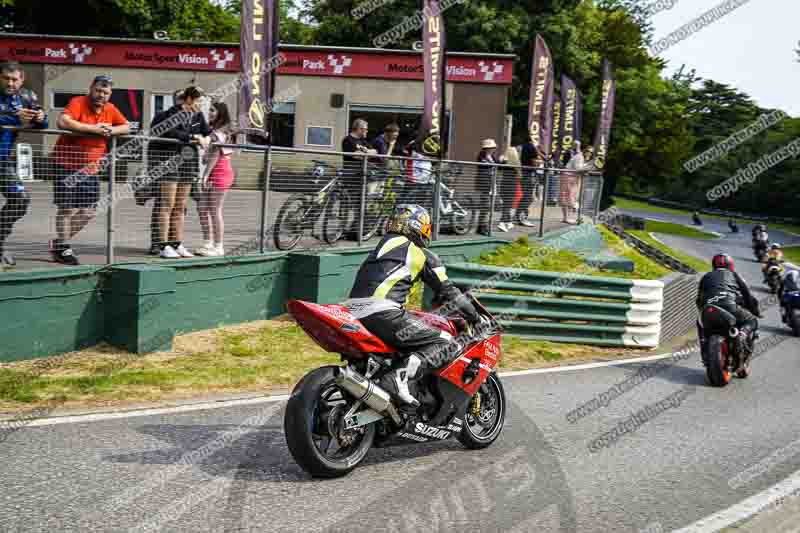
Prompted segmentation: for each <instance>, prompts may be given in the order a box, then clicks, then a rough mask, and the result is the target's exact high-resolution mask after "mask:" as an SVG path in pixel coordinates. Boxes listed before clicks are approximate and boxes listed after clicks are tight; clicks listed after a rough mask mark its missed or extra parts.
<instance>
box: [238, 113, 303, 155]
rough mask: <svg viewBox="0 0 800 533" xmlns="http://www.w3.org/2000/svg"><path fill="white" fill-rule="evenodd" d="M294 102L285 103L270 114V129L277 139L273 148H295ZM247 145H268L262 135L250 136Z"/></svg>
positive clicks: (274, 140)
mask: <svg viewBox="0 0 800 533" xmlns="http://www.w3.org/2000/svg"><path fill="white" fill-rule="evenodd" d="M294 112H295V103H294V102H284V103H282V104H279V105H277V106H275V107H274V108H273V110H272V113H270V114H269V121H270V129H271V131H272V135H273V136H274V137H275V138H274V139H273V142H272V146H285V147H287V148H292V147H293V146H294ZM247 144H255V145H262V146H263V145H266V144H269V143H268V142H267V139H266V138H264V137H263V136H262V135H248V136H247Z"/></svg>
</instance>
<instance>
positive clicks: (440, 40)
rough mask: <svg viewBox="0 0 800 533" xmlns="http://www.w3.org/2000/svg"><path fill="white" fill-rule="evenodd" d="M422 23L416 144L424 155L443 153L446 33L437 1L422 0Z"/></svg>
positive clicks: (439, 154) (437, 155) (441, 155)
mask: <svg viewBox="0 0 800 533" xmlns="http://www.w3.org/2000/svg"><path fill="white" fill-rule="evenodd" d="M422 11H423V24H422V46H423V48H422V59H423V67H424V73H425V82H424V83H425V109H424V112H423V115H422V122H421V124H420V129H419V132H418V133H417V144H418V145H419V146H421V151H422V153H424V154H425V155H428V156H432V157H443V156H444V154H445V153H446V149H445V146H444V144H445V139H446V135H445V133H444V131H443V130H444V116H445V98H444V97H445V70H444V66H445V65H444V62H445V54H444V51H445V32H444V17H442V13H441V6H440V5H439V0H425V2H424V7H423V10H422Z"/></svg>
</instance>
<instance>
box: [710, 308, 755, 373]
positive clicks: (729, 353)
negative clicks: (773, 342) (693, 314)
mask: <svg viewBox="0 0 800 533" xmlns="http://www.w3.org/2000/svg"><path fill="white" fill-rule="evenodd" d="M752 303H753V305H754V306H756V307H755V309H757V310H758V309H759V307H758V302H757V301H754V302H752ZM757 314H758V315H760V314H761V313H760V312H759V313H757ZM697 325H698V330H699V334H700V346H701V347H702V351H701V356H702V359H703V366H705V367H706V376H707V377H708V381H709V383H711V385H712V386H714V387H724V386H726V385H727V384H728V383H729V382H730V380H731V376H733V375H734V374H735V375H736V377H738V378H741V379H745V378H747V377H748V376H749V375H750V355H748V353H747V350H746V349H745V346H744V345H745V343H751V344H752V345H755V342H756V340H758V332H754V333H753V334H752V339H745V338H744V335H743V334H742V332H741V331H740V330H739V329H738V328H737V327H736V317H735V316H733V315H732V314H731V313H729V312H728V311H726V310H725V309H723V308H721V307H717V306H716V305H713V304H706V305H705V306H703V308H702V310H701V312H700V318H699V319H698V321H697Z"/></svg>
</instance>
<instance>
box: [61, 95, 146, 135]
mask: <svg viewBox="0 0 800 533" xmlns="http://www.w3.org/2000/svg"><path fill="white" fill-rule="evenodd" d="M51 95H52V98H53V100H52V102H51V103H52V105H51V108H52V109H57V110H61V109H64V108H65V107H67V104H69V101H70V100H72V99H73V98H74V97H76V96H86V92H67V91H53V92H52V93H51ZM111 103H112V104H114V105H115V106H116V107H117V109H119V110H120V112H121V113H122V114H123V116H124V117H125V118H127V119H128V122H130V124H131V133H134V132H137V131H139V130H140V129H141V128H142V119H143V118H144V117H143V116H142V112H143V110H144V91H143V90H141V89H121V88H120V89H116V88H115V89H114V91H113V92H112V93H111Z"/></svg>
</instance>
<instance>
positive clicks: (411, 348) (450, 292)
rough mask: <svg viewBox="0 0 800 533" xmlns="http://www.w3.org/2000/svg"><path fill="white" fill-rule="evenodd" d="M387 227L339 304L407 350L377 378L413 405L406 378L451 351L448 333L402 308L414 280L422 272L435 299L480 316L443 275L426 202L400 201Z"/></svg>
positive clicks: (470, 317)
mask: <svg viewBox="0 0 800 533" xmlns="http://www.w3.org/2000/svg"><path fill="white" fill-rule="evenodd" d="M386 229H387V231H386V234H385V235H384V237H383V239H381V241H380V242H379V243H378V245H377V246H376V247H375V249H374V250H373V251H372V252H371V253H370V255H369V256H368V257H367V259H366V260H365V261H364V263H363V264H362V265H361V268H360V269H359V271H358V274H357V276H356V280H355V283H354V285H353V289H352V290H351V292H350V297H349V299H348V300H346V301H344V302H342V305H344V306H345V307H347V308H348V309H349V310H350V312H351V314H353V316H354V317H355V318H357V319H358V320H360V321H361V323H362V324H363V325H364V327H366V328H367V329H368V330H369V331H370V332H372V333H373V334H374V335H375V336H377V337H378V338H380V339H381V340H382V341H383V342H385V343H386V344H388V345H389V346H391V347H393V348H396V349H397V350H398V351H399V352H400V353H403V354H404V355H407V357H403V358H401V359H398V360H396V361H395V362H394V364H393V365H392V370H391V371H389V372H388V373H386V374H385V375H384V376H383V377H381V379H380V380H379V382H378V384H379V386H380V387H382V388H383V389H384V390H386V392H388V393H389V394H390V395H391V396H392V397H393V398H394V399H396V400H399V401H400V402H402V403H405V404H409V405H412V406H415V407H416V406H418V405H419V401H418V400H417V399H416V398H414V396H413V395H412V394H411V392H410V391H409V388H408V383H409V380H414V379H419V378H421V377H422V376H423V375H424V374H425V373H427V372H430V371H432V370H435V369H437V368H440V367H443V366H445V365H447V364H448V363H450V362H451V360H452V359H454V358H455V357H454V356H455V353H454V351H453V350H449V349H448V345H450V344H451V343H452V342H453V337H452V336H451V335H449V334H448V333H446V332H444V331H440V330H438V329H435V328H433V327H430V326H428V325H427V324H425V323H424V322H422V321H421V320H418V319H417V318H415V317H414V316H413V315H412V314H410V313H408V312H407V311H406V310H405V308H404V307H405V305H406V303H407V301H408V297H409V293H410V292H411V288H412V287H413V286H414V283H415V282H416V281H417V280H419V279H420V278H422V281H423V282H424V283H425V284H426V285H428V286H429V287H431V288H432V289H433V291H434V292H435V293H436V299H437V301H439V302H452V304H446V305H448V306H450V305H452V306H454V307H455V308H456V309H457V310H458V311H459V312H460V314H461V315H462V316H464V317H465V318H466V319H467V321H468V322H469V323H470V324H476V323H477V322H479V320H480V317H479V315H478V313H477V312H476V311H475V308H474V307H473V305H472V304H471V303H470V302H469V301H468V300H467V299H466V298H464V297H463V295H462V293H461V291H459V290H458V289H457V288H456V287H455V285H453V282H452V281H450V280H449V279H448V278H447V273H446V271H445V267H444V265H443V264H442V262H441V260H440V259H439V258H438V257H437V256H436V255H435V254H434V253H433V252H431V251H430V250H428V249H427V247H428V246H429V245H430V239H431V218H430V215H429V214H428V211H427V210H426V209H425V208H423V207H420V206H418V205H412V204H401V205H398V206H397V207H396V209H395V211H394V213H393V214H392V217H391V218H390V219H389V221H388V223H387V226H386ZM402 403H401V405H402Z"/></svg>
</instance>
